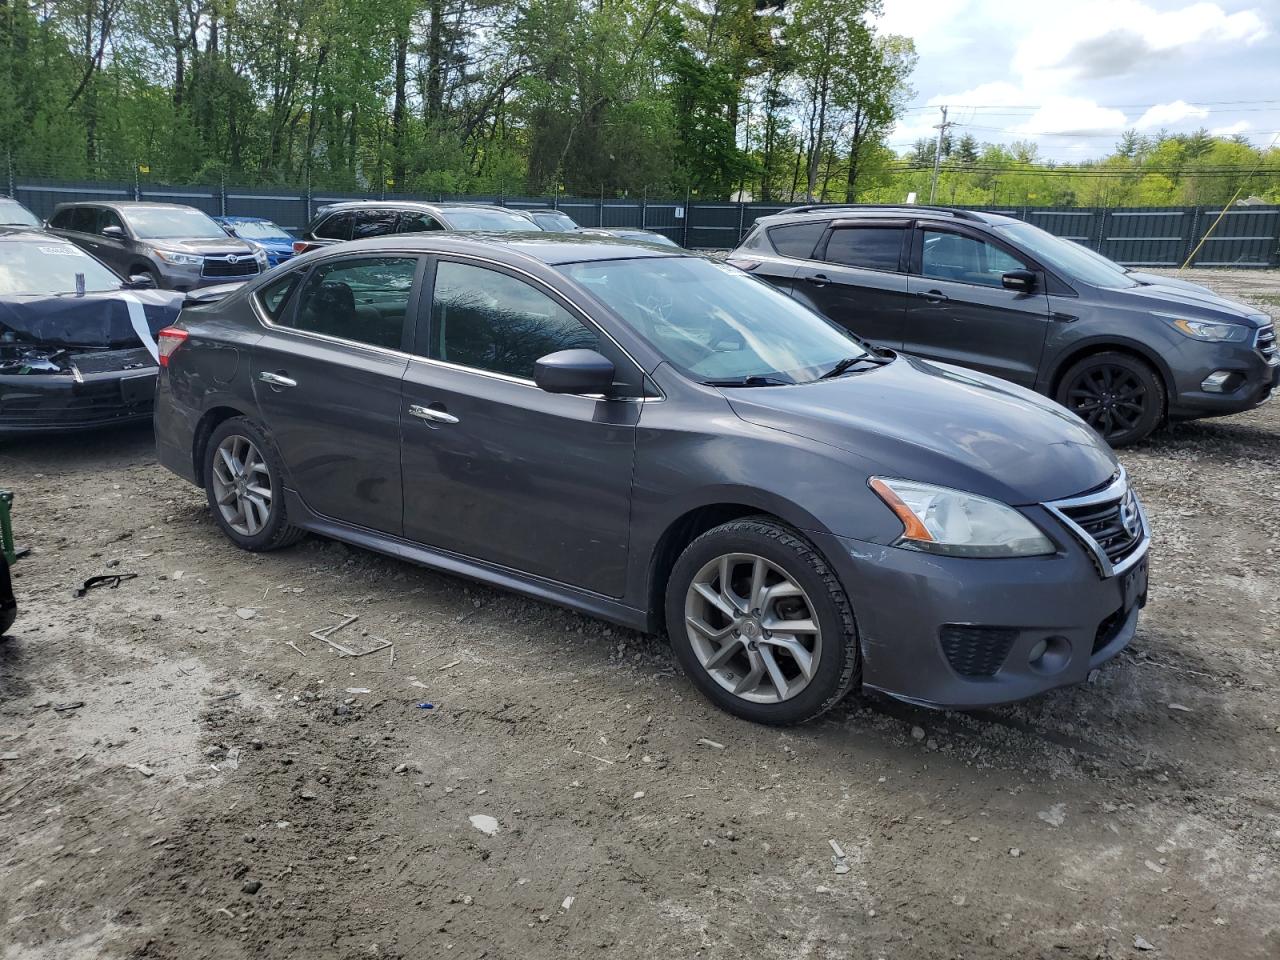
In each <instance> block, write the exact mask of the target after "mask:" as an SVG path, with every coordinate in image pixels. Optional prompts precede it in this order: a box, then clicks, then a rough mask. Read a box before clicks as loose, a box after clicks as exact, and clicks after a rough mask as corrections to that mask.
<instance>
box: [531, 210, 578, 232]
mask: <svg viewBox="0 0 1280 960" xmlns="http://www.w3.org/2000/svg"><path fill="white" fill-rule="evenodd" d="M529 216H531V217H533V222H534V223H536V224H537V225H538V226H540V227H541V228H542V229H543V230H550V231H551V232H553V233H573V232H575V231H576V230H577V229H578V225H577V223H575V222H574V220H573V218H572V217H571V216H569V215H568V214H567V213H561V212H560V211H559V210H548V211H542V210H539V211H538V212H537V213H531V214H529Z"/></svg>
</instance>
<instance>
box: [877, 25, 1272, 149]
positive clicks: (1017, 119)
mask: <svg viewBox="0 0 1280 960" xmlns="http://www.w3.org/2000/svg"><path fill="white" fill-rule="evenodd" d="M883 3H884V13H883V15H882V17H881V22H880V29H881V30H882V31H885V32H889V33H900V34H904V35H906V36H909V37H911V38H912V39H913V40H914V41H915V43H916V50H917V52H918V53H919V55H920V61H919V64H918V65H917V67H916V71H915V74H914V76H913V78H912V85H913V86H914V87H915V89H916V95H915V97H914V98H913V99H912V101H911V103H912V105H913V107H915V108H916V109H913V110H911V111H910V112H908V113H907V114H906V116H905V117H904V118H903V119H902V121H901V122H900V123H899V124H898V127H897V129H895V130H894V132H893V134H892V136H891V138H890V145H891V146H893V147H894V149H897V150H901V149H903V148H905V147H907V146H909V145H910V144H911V142H912V141H914V140H915V139H916V138H918V137H921V136H934V135H935V131H934V130H933V129H932V127H933V125H934V124H936V123H937V122H938V118H939V115H938V110H937V106H936V105H938V104H943V103H945V104H948V105H949V106H950V108H951V109H950V113H949V117H948V119H950V120H955V121H959V122H960V123H961V124H962V126H958V127H956V128H954V134H955V135H957V136H959V135H961V134H963V133H965V132H968V133H972V134H973V135H974V136H975V137H977V138H978V139H979V140H981V141H990V142H996V143H1009V142H1012V141H1014V140H1031V141H1033V142H1035V143H1036V144H1037V145H1038V146H1039V151H1040V156H1041V157H1042V158H1045V159H1053V160H1078V159H1082V158H1086V157H1097V156H1102V155H1104V154H1106V153H1107V152H1109V151H1110V149H1111V147H1112V146H1113V145H1114V143H1115V141H1116V139H1117V138H1118V135H1119V134H1120V133H1121V132H1122V131H1124V130H1126V129H1129V128H1136V129H1138V130H1140V131H1143V132H1146V133H1155V132H1156V131H1157V130H1160V129H1161V128H1164V129H1167V130H1169V131H1171V132H1189V131H1192V130H1195V129H1197V128H1198V127H1205V128H1206V129H1208V130H1210V131H1212V132H1214V133H1221V134H1232V133H1243V134H1244V135H1245V136H1247V137H1249V139H1250V140H1251V141H1252V142H1254V143H1255V144H1257V145H1259V146H1265V145H1267V144H1269V143H1270V142H1271V140H1272V138H1273V137H1275V136H1276V133H1277V132H1278V131H1280V0H1261V2H1259V0H1254V2H1252V3H1248V2H1245V3H1233V2H1231V0H1216V2H1212V0H1211V2H1194V0H1056V2H1054V0H1021V2H1009V0H883ZM1224 101H1230V102H1229V103H1228V102H1224ZM1241 101H1248V102H1241ZM1266 101H1269V102H1266ZM978 107H981V108H982V109H976V108H978Z"/></svg>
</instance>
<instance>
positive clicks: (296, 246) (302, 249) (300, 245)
mask: <svg viewBox="0 0 1280 960" xmlns="http://www.w3.org/2000/svg"><path fill="white" fill-rule="evenodd" d="M318 246H319V244H318V243H307V241H305V240H295V241H293V255H294V256H295V257H296V256H297V255H298V254H300V253H306V252H307V251H308V250H314V249H316V247H318Z"/></svg>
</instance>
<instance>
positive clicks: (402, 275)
mask: <svg viewBox="0 0 1280 960" xmlns="http://www.w3.org/2000/svg"><path fill="white" fill-rule="evenodd" d="M422 264H423V260H422V258H420V257H416V256H408V255H389V256H369V255H367V254H365V255H358V256H348V257H334V258H331V259H328V260H325V261H323V262H322V263H320V264H318V265H317V266H316V267H314V268H313V269H312V270H311V271H310V273H308V274H307V275H306V276H305V278H303V279H301V280H299V279H298V277H299V275H298V274H297V273H290V274H287V275H286V276H284V277H282V278H281V279H280V280H279V281H277V282H276V283H275V284H273V285H268V286H267V287H266V288H265V289H264V291H263V292H262V293H261V294H259V297H260V300H259V304H260V306H261V308H262V309H263V310H264V311H266V312H267V314H268V316H269V318H270V319H271V321H272V322H271V325H270V326H269V327H268V328H267V332H266V335H265V336H263V338H262V339H261V340H260V341H259V342H258V344H257V345H256V346H255V347H254V351H253V365H252V374H253V389H254V395H255V397H256V398H257V401H258V406H259V407H260V408H261V410H262V419H263V421H264V422H265V423H267V424H269V425H270V428H271V436H272V439H273V440H274V441H275V444H276V447H277V448H278V449H279V451H280V455H281V457H283V459H284V462H285V466H286V468H287V470H288V474H289V477H288V480H289V484H290V486H291V487H292V488H293V489H294V490H296V492H297V493H298V494H299V496H301V497H302V499H303V501H304V502H305V503H306V504H307V506H308V507H310V508H311V509H312V510H314V511H315V512H316V513H318V514H320V515H322V516H325V517H328V518H330V519H334V520H341V521H345V522H347V523H351V524H356V525H357V526H361V527H367V528H369V529H371V530H378V531H381V532H383V533H390V534H395V535H399V534H400V532H401V527H402V516H401V499H400V381H401V378H402V377H403V376H404V371H405V368H406V367H407V366H408V363H409V358H408V352H407V351H408V345H409V343H410V342H411V336H412V329H411V323H410V320H409V318H410V317H413V316H415V310H416V306H417V289H418V283H419V274H420V273H421V270H422ZM295 286H296V287H297V289H293V287H295Z"/></svg>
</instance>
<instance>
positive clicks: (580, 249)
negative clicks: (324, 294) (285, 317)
mask: <svg viewBox="0 0 1280 960" xmlns="http://www.w3.org/2000/svg"><path fill="white" fill-rule="evenodd" d="M324 249H325V250H327V251H329V252H337V251H339V250H340V251H342V252H343V253H354V252H355V251H357V250H383V249H395V250H405V249H410V250H420V251H422V252H423V253H471V254H475V255H478V256H485V255H493V254H494V253H500V252H506V253H511V254H515V255H516V257H517V258H520V257H527V258H531V259H534V260H540V261H541V262H543V263H545V264H547V265H548V266H559V265H562V264H567V263H586V262H593V261H602V260H639V259H644V258H656V257H688V256H692V255H691V254H689V253H688V252H687V251H684V250H681V249H680V248H679V247H657V246H651V245H649V244H643V243H633V242H629V241H627V240H616V239H611V238H608V237H599V236H597V237H591V236H585V235H583V234H576V233H540V232H537V231H533V230H531V231H528V232H525V231H519V232H511V233H483V232H479V231H476V232H464V233H452V232H445V231H440V232H432V233H401V234H391V235H388V236H385V237H371V238H370V239H368V240H349V241H347V242H345V243H343V244H341V245H340V246H332V247H326V248H324Z"/></svg>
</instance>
